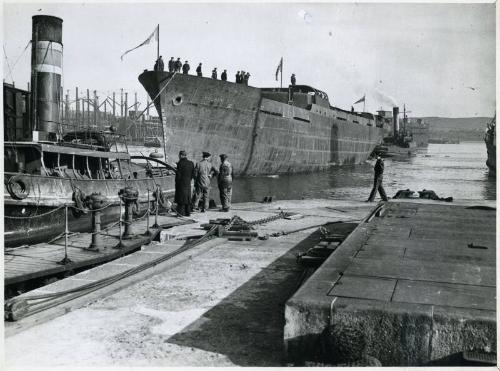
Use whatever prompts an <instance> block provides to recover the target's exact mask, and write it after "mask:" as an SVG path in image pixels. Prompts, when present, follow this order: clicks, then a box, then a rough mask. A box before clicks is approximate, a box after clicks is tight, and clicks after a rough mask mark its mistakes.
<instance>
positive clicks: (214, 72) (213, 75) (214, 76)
mask: <svg viewBox="0 0 500 371" xmlns="http://www.w3.org/2000/svg"><path fill="white" fill-rule="evenodd" d="M212 79H215V80H217V67H215V68H214V69H213V70H212Z"/></svg>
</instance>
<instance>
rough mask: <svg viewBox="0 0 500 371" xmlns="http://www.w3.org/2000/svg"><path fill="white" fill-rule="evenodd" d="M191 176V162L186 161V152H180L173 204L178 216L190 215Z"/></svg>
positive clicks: (192, 171) (192, 165) (192, 173)
mask: <svg viewBox="0 0 500 371" xmlns="http://www.w3.org/2000/svg"><path fill="white" fill-rule="evenodd" d="M193 176H194V164H193V162H192V161H189V160H188V159H187V155H186V151H180V152H179V162H178V163H177V171H176V173H175V202H176V203H177V214H179V215H183V216H190V215H191V179H193Z"/></svg>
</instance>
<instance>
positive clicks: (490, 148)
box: [484, 115, 497, 177]
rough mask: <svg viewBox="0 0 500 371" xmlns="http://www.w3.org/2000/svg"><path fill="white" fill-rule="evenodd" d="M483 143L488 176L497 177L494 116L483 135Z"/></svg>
mask: <svg viewBox="0 0 500 371" xmlns="http://www.w3.org/2000/svg"><path fill="white" fill-rule="evenodd" d="M484 142H485V144H486V151H487V154H488V159H487V160H486V165H487V166H488V169H489V175H490V176H491V177H496V175H497V146H496V115H495V116H494V117H493V120H491V122H490V123H489V124H488V127H487V129H486V133H485V134H484Z"/></svg>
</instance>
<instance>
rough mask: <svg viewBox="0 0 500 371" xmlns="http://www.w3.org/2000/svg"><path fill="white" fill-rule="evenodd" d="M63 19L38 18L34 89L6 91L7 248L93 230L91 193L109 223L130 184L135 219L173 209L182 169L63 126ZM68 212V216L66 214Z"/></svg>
mask: <svg viewBox="0 0 500 371" xmlns="http://www.w3.org/2000/svg"><path fill="white" fill-rule="evenodd" d="M61 66H62V20H61V19H59V18H57V17H51V16H34V17H33V40H32V79H31V87H32V88H33V89H32V91H31V92H30V91H26V90H21V89H17V88H15V87H14V86H12V85H9V84H5V83H4V86H3V93H4V189H5V191H4V195H5V197H4V209H5V212H4V216H5V229H4V230H5V233H4V242H5V246H18V245H22V244H32V243H36V242H42V241H47V240H49V239H51V238H54V237H56V236H58V235H60V234H61V233H63V232H64V230H65V219H66V215H67V218H68V222H69V230H70V231H71V232H82V231H89V230H90V228H91V215H90V214H91V213H90V212H88V208H89V207H88V202H89V196H91V195H93V194H94V195H95V194H99V195H100V197H101V199H103V200H104V203H105V204H106V208H105V209H104V210H103V215H102V223H103V225H106V224H108V223H111V222H117V220H118V217H119V214H120V209H121V201H120V196H119V193H120V192H121V190H122V189H124V188H126V187H132V188H134V189H136V190H138V193H139V194H138V199H137V203H136V208H135V210H136V214H137V215H142V214H143V212H141V209H142V210H144V209H145V208H146V207H149V206H153V204H154V203H155V199H156V198H157V200H158V203H159V204H160V205H161V204H163V205H164V206H166V205H167V204H168V202H167V201H166V198H167V197H169V196H171V195H172V194H173V192H174V178H175V176H174V174H175V169H174V168H173V167H171V166H170V165H169V164H167V163H165V162H164V161H162V160H160V159H159V158H157V156H153V157H145V156H131V155H130V154H129V153H128V150H127V146H126V142H125V141H124V138H123V136H121V135H119V134H118V133H116V132H115V131H114V130H113V128H112V127H111V128H110V129H109V130H107V131H95V130H89V129H87V128H76V127H69V126H63V125H62V124H61V122H60V115H59V106H60V94H59V91H60V82H61V71H62V70H61ZM67 211H69V212H67Z"/></svg>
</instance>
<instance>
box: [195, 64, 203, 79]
mask: <svg viewBox="0 0 500 371" xmlns="http://www.w3.org/2000/svg"><path fill="white" fill-rule="evenodd" d="M196 74H197V75H198V76H199V77H203V74H202V73H201V63H200V64H199V65H198V67H196Z"/></svg>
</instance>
